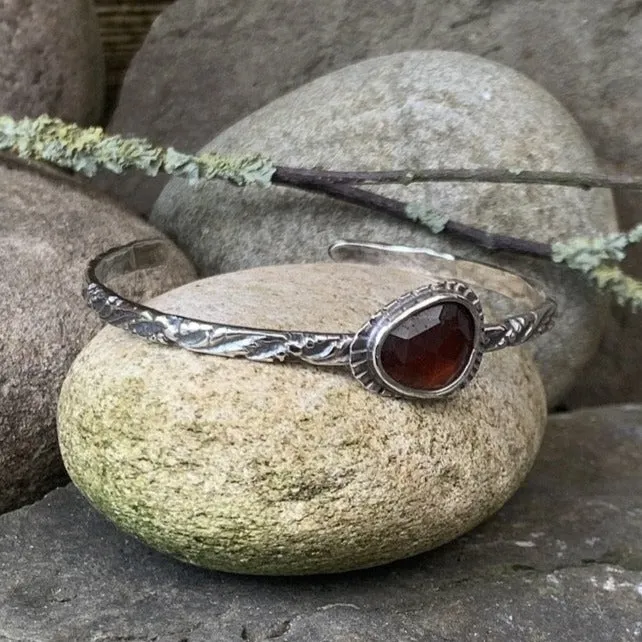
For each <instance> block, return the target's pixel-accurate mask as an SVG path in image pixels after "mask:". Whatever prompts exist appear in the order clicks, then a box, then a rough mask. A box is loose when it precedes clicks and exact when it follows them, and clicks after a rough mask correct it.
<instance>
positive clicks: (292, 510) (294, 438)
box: [58, 263, 546, 574]
mask: <svg viewBox="0 0 642 642" xmlns="http://www.w3.org/2000/svg"><path fill="white" fill-rule="evenodd" d="M336 283H341V284H342V288H341V289H340V290H338V289H337V288H336V287H335V284H336ZM422 283H425V274H423V273H420V272H412V271H404V270H399V269H395V268H392V269H390V268H381V267H374V266H364V265H355V264H341V265H332V264H328V263H321V264H315V265H304V266H276V267H268V268H258V269H256V270H248V271H245V272H237V273H230V274H225V275H221V276H218V277H213V278H211V279H207V280H202V281H199V282H196V283H192V284H188V285H187V286H184V287H183V288H180V289H178V290H175V291H174V292H171V293H167V294H165V295H163V296H161V297H159V298H158V299H157V300H155V305H156V306H157V307H159V308H160V309H162V310H167V311H176V312H177V311H181V313H182V314H187V315H190V316H193V317H196V318H205V319H216V320H220V321H222V322H225V323H231V324H242V325H243V324H245V325H249V326H253V327H266V328H276V329H287V328H290V329H297V328H299V329H300V328H312V329H318V330H319V331H350V330H352V331H354V330H356V329H358V328H359V327H360V326H361V325H362V324H363V323H364V322H365V321H366V320H367V319H368V318H369V317H370V316H371V315H372V314H373V313H374V312H376V310H378V309H379V308H380V307H381V306H382V305H384V304H385V303H387V302H388V301H390V300H392V299H394V298H396V297H397V296H398V295H399V294H401V293H403V292H405V291H408V290H411V289H413V288H415V287H417V286H418V285H420V284H422ZM302 293H305V296H304V295H303V294H302ZM168 381H171V382H174V384H173V385H171V386H168ZM545 414H546V408H545V400H544V394H543V389H542V384H541V381H540V379H539V376H538V375H537V371H536V368H535V366H534V364H533V362H532V360H531V359H530V358H529V357H528V355H527V354H526V353H525V352H523V351H520V350H503V351H500V352H497V353H495V354H492V355H488V357H487V358H485V359H484V362H483V363H482V368H481V370H480V372H479V374H478V375H477V377H476V378H475V380H474V381H473V384H472V385H471V386H470V387H469V388H467V389H465V390H464V391H463V392H462V393H461V394H458V395H454V396H453V397H451V398H449V399H448V400H445V401H439V402H432V403H423V404H422V403H419V402H417V403H412V402H409V401H404V400H396V399H389V398H384V397H380V396H376V395H374V394H372V393H369V392H367V391H366V390H365V389H364V388H362V387H361V386H360V385H359V384H358V383H357V382H356V381H354V380H353V379H352V377H351V376H350V375H349V373H347V372H344V371H341V370H339V371H336V370H328V369H324V368H314V367H304V366H293V365H282V364H281V365H279V364H260V363H255V362H251V361H247V360H242V359H240V360H237V359H225V358H216V357H211V356H204V355H196V354H194V353H190V352H188V351H185V350H171V349H168V348H163V347H160V346H158V345H153V344H149V343H145V342H143V341H141V340H139V339H137V338H135V337H133V336H130V335H128V334H126V333H124V332H123V331H122V330H118V329H116V328H107V329H105V330H104V331H103V332H101V333H100V334H99V335H98V336H97V337H96V339H95V340H94V341H92V343H91V344H90V345H89V346H88V347H87V348H86V349H85V350H84V351H83V352H82V353H81V355H80V356H79V358H78V359H77V361H76V362H75V363H74V365H73V367H72V368H71V370H70V373H69V375H68V377H67V379H66V381H65V384H64V386H63V390H62V392H61V397H60V410H59V415H58V430H59V436H60V446H61V451H62V453H63V458H64V461H65V465H66V467H67V470H68V471H69V474H70V476H71V478H72V479H73V480H74V482H75V483H76V484H77V485H78V486H79V487H80V488H81V489H82V490H83V492H84V493H86V494H87V496H88V497H89V498H90V500H91V501H92V502H93V503H94V504H95V505H96V506H97V507H98V508H99V509H100V510H101V511H102V512H104V513H105V514H106V515H107V516H108V517H110V518H111V519H113V520H114V521H115V522H116V523H117V524H119V525H120V526H122V527H123V528H124V529H126V530H128V531H130V532H133V533H135V534H137V535H138V536H139V537H141V538H142V539H143V540H145V541H147V542H148V543H150V544H151V545H152V546H154V547H156V548H158V549H160V550H162V551H167V552H169V553H172V554H173V555H176V556H177V557H179V558H182V559H186V560H189V561H191V562H193V563H195V564H199V565H203V566H206V567H209V568H214V569H219V570H228V571H235V572H246V573H258V574H307V573H318V572H332V571H344V570H349V569H354V568H362V567H367V566H373V565H376V564H382V563H385V562H389V561H391V560H395V559H399V558H402V557H408V556H410V555H414V554H417V553H420V552H423V551H426V550H428V549H430V548H433V547H435V546H438V545H439V544H442V543H444V542H446V541H448V540H450V539H453V538H454V537H456V536H457V535H460V534H461V533H463V532H465V531H467V530H469V529H470V528H472V527H473V526H475V525H476V524H478V523H479V522H480V521H482V520H483V519H485V518H487V517H488V516H489V515H490V514H492V513H493V512H495V511H496V510H497V509H498V508H499V507H500V506H501V505H502V504H503V503H504V502H505V501H506V500H507V499H508V497H510V496H511V495H512V494H513V493H514V492H515V490H516V488H517V487H518V485H519V484H520V483H521V481H522V480H523V478H524V476H525V475H526V473H527V471H528V470H529V469H530V466H531V464H532V462H533V459H534V457H535V454H536V452H537V449H538V446H539V443H540V439H541V435H542V431H543V428H544V423H545ZM107 435H108V437H106V436H107Z"/></svg>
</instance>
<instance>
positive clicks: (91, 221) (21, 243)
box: [0, 162, 194, 513]
mask: <svg viewBox="0 0 642 642" xmlns="http://www.w3.org/2000/svg"><path fill="white" fill-rule="evenodd" d="M0 194H1V199H0V364H1V365H0V513H1V512H4V511H6V510H10V509H12V508H16V507H17V506H20V505H21V504H25V503H27V502H30V501H34V500H35V499H37V498H39V497H41V496H42V495H43V494H44V493H45V492H47V491H48V490H50V489H51V488H53V487H54V486H55V485H56V484H57V483H58V482H59V481H61V480H63V479H64V469H63V466H62V461H61V459H60V454H59V452H58V446H57V441H56V430H55V415H56V403H57V399H58V391H59V389H60V385H61V384H62V380H63V378H64V376H65V373H66V372H67V369H68V368H69V366H70V365H71V363H72V361H73V358H74V357H75V356H76V354H78V352H79V351H80V349H81V348H82V347H83V346H84V345H85V344H86V343H87V342H88V341H89V339H90V338H91V337H92V336H93V335H94V334H95V333H96V331H97V330H98V329H99V328H100V326H101V323H100V321H99V320H98V318H97V317H96V315H95V314H93V313H92V312H91V311H90V310H89V309H88V308H87V306H86V305H85V303H84V301H83V300H82V296H81V291H82V286H83V274H84V271H85V267H86V264H87V262H88V261H89V259H90V258H92V257H93V256H94V255H95V254H97V253H99V252H102V251H104V250H106V249H107V248H109V247H110V246H112V245H118V244H120V243H127V242H129V241H132V240H134V239H136V238H145V237H149V236H158V235H159V233H158V232H157V231H156V230H154V229H153V228H152V227H151V226H150V225H148V224H147V223H145V222H144V221H141V220H140V219H139V218H137V217H136V216H133V215H132V214H131V213H129V212H128V211H127V210H125V209H123V208H122V207H120V206H119V205H117V204H116V203H114V202H113V201H112V200H110V199H108V198H105V197H104V196H102V195H99V194H97V193H92V192H86V191H85V190H84V189H83V188H82V186H80V185H78V184H77V183H76V181H73V180H71V179H70V178H68V177H67V176H65V175H62V174H58V173H54V172H49V171H47V172H45V171H44V170H41V171H37V170H35V169H27V168H26V167H25V166H24V165H22V164H17V163H11V162H7V163H5V162H3V163H0ZM173 259H174V260H173V263H172V265H170V266H168V267H167V268H165V269H163V270H156V271H154V272H150V273H148V274H146V275H142V276H141V278H138V279H136V280H135V281H134V282H133V283H132V285H133V287H132V292H134V293H135V294H137V295H139V296H145V295H147V296H151V295H152V294H154V293H157V292H159V291H162V290H164V289H167V288H171V287H175V286H177V285H179V284H181V283H185V282H186V281H189V280H191V279H192V278H194V271H193V268H192V267H191V265H190V264H189V262H188V261H187V260H186V259H185V257H183V256H182V255H181V254H180V252H178V251H176V252H175V254H174V256H173Z"/></svg>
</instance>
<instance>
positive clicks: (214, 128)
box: [106, 0, 642, 213]
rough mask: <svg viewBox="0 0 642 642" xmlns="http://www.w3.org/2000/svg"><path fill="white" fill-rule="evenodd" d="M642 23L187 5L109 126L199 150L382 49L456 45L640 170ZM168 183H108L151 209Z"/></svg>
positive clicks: (627, 5) (614, 10) (581, 9)
mask: <svg viewBox="0 0 642 642" xmlns="http://www.w3.org/2000/svg"><path fill="white" fill-rule="evenodd" d="M641 31H642V13H641V12H640V11H639V5H638V3H637V1H636V0H591V1H588V2H587V0H566V1H565V2H563V3H561V2H558V1H557V0H540V1H539V2H536V3H528V2H527V3H521V2H492V1H487V0H434V1H432V2H418V1H413V2H407V1H402V0H392V1H391V0H369V2H367V3H362V4H360V5H358V6H355V5H354V3H351V2H348V1H347V0H327V1H326V2H324V3H323V4H320V3H313V2H296V1H295V0H221V1H219V2H215V3H205V2H201V1H200V0H178V2H175V3H174V4H173V5H172V6H170V7H169V8H167V9H166V10H165V11H164V12H163V13H162V14H161V16H160V17H159V18H158V19H157V20H156V21H155V23H154V24H153V26H152V28H151V31H150V33H149V35H148V36H147V39H146V40H145V42H144V44H143V46H142V47H141V49H140V51H139V52H138V54H137V55H136V57H135V58H134V60H133V63H132V65H131V67H130V69H129V71H128V74H127V77H126V79H125V83H124V86H123V91H122V93H121V96H120V102H119V105H118V108H117V110H116V112H115V114H114V117H113V120H112V122H111V125H110V127H111V129H113V130H114V131H118V132H128V133H131V134H138V135H144V136H149V137H150V138H152V139H153V140H156V141H158V142H160V143H164V144H167V145H175V146H177V147H178V148H179V149H184V150H187V151H197V150H198V149H199V148H201V147H202V146H203V145H205V144H206V143H207V142H209V141H210V140H211V139H212V138H213V137H214V136H215V135H216V134H218V133H219V132H221V131H222V130H223V129H225V128H226V127H229V126H230V125H231V124H233V123H234V122H236V121H237V120H239V119H241V118H243V117H245V116H247V115H248V114H250V113H252V112H253V111H255V110H256V109H258V108H260V107H262V106H264V105H266V104H267V103H269V102H270V101H272V100H274V99H275V98H278V97H279V96H281V95H283V94H284V93H286V92H287V91H290V90H292V89H294V88H296V87H299V86H301V85H303V84H305V83H307V82H309V81H310V80H313V79H315V78H318V77H319V76H322V75H324V74H326V73H328V72H330V71H335V70H337V69H340V68H341V67H344V66H346V65H349V64H352V63H353V62H356V61H358V60H362V59H364V58H368V57H373V56H379V55H383V54H390V53H397V52H400V51H406V50H411V49H449V50H459V51H464V52H467V53H471V54H476V55H479V56H484V57H487V58H489V59H492V60H495V61H497V62H501V63H504V64H506V65H509V66H511V67H513V68H515V69H517V70H519V71H521V72H523V73H525V74H526V75H528V76H529V77H530V78H532V79H533V80H535V81H536V82H538V83H540V84H541V85H542V86H544V87H545V88H546V89H547V90H548V91H550V92H551V93H552V94H553V95H554V96H556V97H557V98H558V99H559V100H560V101H561V102H562V103H563V104H564V106H565V107H567V108H568V109H569V110H570V111H571V112H572V113H573V115H574V116H575V117H576V118H577V119H578V120H579V122H580V123H581V125H582V127H583V128H584V130H585V131H586V133H587V135H588V137H589V139H590V141H591V143H592V145H593V146H594V147H595V148H596V149H597V151H598V154H599V155H600V156H601V157H603V158H604V159H606V160H608V161H609V162H614V163H619V164H625V165H626V164H629V163H631V162H632V161H633V160H634V159H638V164H639V159H640V158H642V115H641V113H640V110H639V105H640V103H641V102H642V84H641V83H640V82H639V78H640V76H639V69H640V66H641V65H642V49H641V48H640V47H639V34H640V32H641ZM159 70H162V71H159ZM159 97H162V99H159ZM213 97H215V98H213ZM316 133H317V134H318V135H319V136H321V135H322V133H323V132H322V131H318V132H316ZM259 151H261V150H259ZM164 181H165V179H163V178H162V177H159V178H158V179H153V180H152V179H147V178H145V177H142V176H139V175H132V176H130V177H128V178H127V179H125V180H117V181H116V180H113V179H111V178H109V177H107V179H106V182H107V184H108V185H109V189H111V190H113V191H114V192H116V193H118V194H119V195H122V196H123V197H124V198H126V199H127V200H128V202H130V203H131V204H133V205H134V206H135V207H136V208H138V209H140V210H141V211H144V212H146V213H147V212H149V211H150V209H151V206H152V204H153V203H154V200H155V198H156V196H157V195H158V194H159V193H160V190H161V188H162V185H163V184H164Z"/></svg>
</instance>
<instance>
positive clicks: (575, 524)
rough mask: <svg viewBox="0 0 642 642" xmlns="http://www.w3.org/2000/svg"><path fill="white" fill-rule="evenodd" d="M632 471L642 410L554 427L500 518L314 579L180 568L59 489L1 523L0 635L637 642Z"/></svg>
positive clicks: (636, 502) (312, 641)
mask: <svg viewBox="0 0 642 642" xmlns="http://www.w3.org/2000/svg"><path fill="white" fill-rule="evenodd" d="M641 466H642V407H640V406H629V407H610V408H604V409H600V410H588V411H583V412H578V413H574V414H570V415H562V416H556V417H553V418H552V419H551V420H550V423H549V427H548V430H547V434H546V436H545V438H544V443H543V446H542V450H541V451H540V455H539V458H538V461H537V462H536V464H535V468H534V469H533V471H532V473H531V474H530V475H529V477H528V478H527V481H526V483H525V484H524V486H523V487H522V488H521V489H520V490H519V491H518V492H517V494H516V495H515V496H514V497H513V499H512V500H511V501H510V502H509V503H508V504H507V505H506V506H505V507H504V508H503V509H502V510H501V511H500V512H499V513H498V515H497V516H496V517H495V518H493V519H491V520H489V521H488V522H486V523H485V524H484V525H483V526H481V527H479V528H477V529H476V530H475V531H473V532H472V533H470V534H469V535H468V536H466V537H461V538H459V539H458V540H457V541H456V542H453V543H451V544H448V545H447V546H443V547H441V548H440V549H438V550H435V551H433V552H431V553H428V554H425V555H422V556H419V557H415V558H412V559H410V560H406V561H404V562H400V563H396V564H392V565H389V566H386V567H381V568H377V569H373V570H369V571H361V572H358V573H349V574H346V575H342V576H336V575H335V576H323V577H319V576H317V577H312V578H280V579H276V578H261V577H247V576H238V575H226V574H223V573H214V572H207V571H203V570H201V569H197V568H194V567H191V566H188V565H184V564H181V563H179V562H175V561H173V560H171V559H168V558H166V557H164V556H163V555H160V554H158V553H154V552H153V551H151V550H150V549H148V548H147V547H145V546H144V545H142V544H140V543H139V542H137V541H136V540H135V539H134V538H132V537H129V536H127V535H124V534H123V533H121V532H120V531H118V530H117V529H116V528H115V527H114V526H113V525H112V524H110V523H109V522H107V521H106V520H104V519H103V518H102V517H100V516H99V515H98V514H97V513H96V512H95V511H93V510H92V509H91V508H90V507H89V505H88V504H87V503H86V502H85V501H84V500H83V499H82V498H81V496H80V495H79V493H77V492H76V491H75V490H74V489H72V488H71V487H69V488H66V489H63V490H57V491H55V492H54V493H52V494H51V495H49V496H48V497H47V498H46V499H44V500H43V501H41V502H39V503H38V504H36V505H34V506H30V507H28V508H23V509H21V510H19V511H16V512H14V513H11V514H9V515H4V516H3V517H1V518H0V575H1V576H2V578H3V581H2V583H1V584H0V636H6V637H7V638H9V639H15V640H21V639H33V640H38V641H39V642H54V641H55V640H74V639H78V640H89V639H101V638H102V639H118V638H120V639H123V638H126V639H129V640H132V642H143V641H147V640H150V639H156V640H157V642H176V641H177V640H183V641H184V642H219V641H220V642H228V641H230V640H241V639H245V640H254V641H255V642H259V641H262V642H266V641H267V640H270V639H275V638H277V639H279V640H283V642H318V640H333V641H335V640H337V641H338V640H350V641H351V642H390V641H391V640H395V641H398V642H411V641H413V640H422V642H423V641H425V642H444V640H458V641H461V642H473V641H477V640H496V641H497V642H531V641H532V640H546V641H551V642H553V641H556V640H578V641H579V640H582V642H604V640H623V641H624V640H627V641H629V640H636V639H638V638H639V636H640V632H641V629H640V599H641V598H640V595H639V587H640V585H641V584H642V567H641V565H640V560H641V559H642V546H641V543H640V530H641V529H642V522H641V516H642V510H641V508H642V506H641V503H640V497H642V478H641V476H640V474H639V471H640V467H641ZM132 604H135V605H136V607H135V608H132Z"/></svg>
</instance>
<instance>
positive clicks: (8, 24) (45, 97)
mask: <svg viewBox="0 0 642 642" xmlns="http://www.w3.org/2000/svg"><path fill="white" fill-rule="evenodd" d="M0 59H1V60H2V75H0V112H5V113H9V114H11V115H12V116H15V117H22V116H32V117H35V116H39V115H40V114H45V113H46V114H49V115H51V116H58V117H60V118H64V119H65V120H70V121H74V122H79V123H81V124H93V123H95V122H96V121H97V120H98V119H99V118H100V117H101V115H102V111H103V97H104V94H105V66H104V60H103V50H102V43H101V41H100V34H99V30H98V21H97V18H96V13H95V10H94V6H93V2H91V0H5V1H4V2H0Z"/></svg>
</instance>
